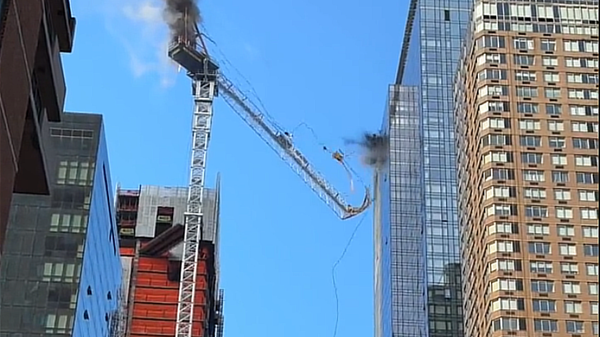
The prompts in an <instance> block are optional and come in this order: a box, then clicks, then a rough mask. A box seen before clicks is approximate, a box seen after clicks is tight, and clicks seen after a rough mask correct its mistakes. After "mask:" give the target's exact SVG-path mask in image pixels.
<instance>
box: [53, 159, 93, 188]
mask: <svg viewBox="0 0 600 337" xmlns="http://www.w3.org/2000/svg"><path fill="white" fill-rule="evenodd" d="M93 169H94V164H93V163H91V164H90V163H89V162H78V161H76V160H75V161H66V160H63V161H60V162H59V165H58V179H57V180H56V183H57V184H59V185H65V184H66V185H79V186H91V183H92V180H93V171H94V170H93Z"/></svg>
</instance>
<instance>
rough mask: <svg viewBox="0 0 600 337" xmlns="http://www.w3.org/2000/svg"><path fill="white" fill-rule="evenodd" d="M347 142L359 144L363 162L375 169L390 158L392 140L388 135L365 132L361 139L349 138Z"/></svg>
mask: <svg viewBox="0 0 600 337" xmlns="http://www.w3.org/2000/svg"><path fill="white" fill-rule="evenodd" d="M346 144H352V145H358V146H359V147H360V148H361V150H362V154H361V160H362V162H363V163H364V164H365V165H367V166H369V167H371V168H374V169H380V168H381V167H383V165H385V164H386V163H387V161H388V158H389V148H390V142H389V139H388V137H387V136H386V135H381V134H376V133H365V134H364V135H362V136H361V137H360V138H359V139H348V140H346Z"/></svg>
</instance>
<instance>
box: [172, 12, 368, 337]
mask: <svg viewBox="0 0 600 337" xmlns="http://www.w3.org/2000/svg"><path fill="white" fill-rule="evenodd" d="M183 20H186V17H184V18H183ZM194 26H195V25H194ZM189 32H190V30H189V29H188V30H185V32H182V33H181V34H180V35H179V36H175V37H174V38H173V40H172V43H171V45H170V46H169V51H168V54H169V57H170V58H171V59H172V60H174V61H175V62H176V63H177V64H179V65H180V66H181V67H183V68H184V69H185V70H186V71H187V75H188V76H189V77H190V79H191V80H192V96H193V99H194V112H193V122H192V154H191V164H190V178H189V191H188V202H187V209H186V212H185V236H184V242H183V256H182V261H181V278H180V284H179V298H178V307H177V325H176V331H175V337H197V336H196V333H195V330H193V321H194V298H195V292H196V274H197V261H198V248H199V245H200V241H201V240H202V213H201V212H202V200H203V199H202V198H203V190H204V176H205V169H206V154H207V150H208V142H209V139H210V133H211V126H212V115H213V101H214V99H215V98H216V97H217V96H218V95H219V94H221V96H222V97H223V99H224V100H225V101H226V103H227V104H228V105H229V106H230V107H231V108H232V109H233V110H234V111H235V112H236V113H237V114H238V115H239V116H240V117H241V118H242V119H243V120H244V121H245V122H246V123H247V124H248V125H249V126H250V127H251V128H252V129H253V130H254V131H255V132H256V133H257V134H258V135H259V136H260V137H261V138H262V139H263V140H264V141H265V142H266V143H267V144H268V145H269V146H270V147H271V148H272V149H273V150H275V151H276V152H277V153H278V154H279V155H280V156H281V158H282V159H283V160H284V161H286V162H287V163H288V165H289V166H290V167H291V168H292V169H293V170H294V171H295V172H296V173H297V174H298V175H299V176H300V177H301V178H302V179H303V180H304V181H305V182H306V183H307V184H308V185H309V186H310V187H311V189H312V190H313V191H314V192H315V193H317V195H318V196H319V197H320V198H321V199H322V200H323V201H324V202H325V203H326V204H327V205H328V206H329V207H330V208H331V209H332V210H334V211H335V212H336V214H337V215H338V216H339V217H340V218H341V219H349V218H351V217H354V216H356V215H358V214H360V213H362V212H364V211H365V210H366V209H367V208H368V207H369V206H370V204H371V196H370V192H369V189H368V188H367V187H365V196H364V199H363V201H362V204H361V205H359V206H352V205H350V204H349V203H348V202H347V201H346V200H345V199H344V197H343V196H342V194H341V193H340V192H338V191H337V190H336V189H335V188H334V187H333V186H332V185H331V184H330V183H329V182H328V181H327V180H326V179H325V178H324V177H323V176H322V175H321V174H320V173H319V172H318V171H317V170H315V169H314V168H313V166H312V165H311V164H310V162H309V161H308V160H307V158H306V157H305V156H304V155H303V154H302V153H301V152H300V151H299V150H298V149H297V148H296V147H295V146H294V144H293V142H292V139H291V136H290V134H289V133H288V132H285V131H284V130H281V129H280V128H279V127H278V126H277V125H276V124H275V123H273V122H272V121H270V120H269V118H268V117H267V116H266V115H265V114H263V113H261V112H260V111H259V109H257V108H256V106H255V105H254V104H253V103H252V102H250V101H249V100H248V99H247V96H246V95H245V94H244V93H243V92H242V91H240V90H239V89H238V88H237V87H236V86H235V85H234V84H233V83H232V82H231V81H230V80H229V79H227V78H226V77H225V76H224V75H223V74H222V73H220V72H219V66H218V65H217V63H216V62H215V61H214V60H213V59H212V58H211V57H210V56H209V54H208V51H207V48H206V45H205V43H204V41H203V39H202V35H201V34H200V31H199V30H198V28H197V26H195V34H193V36H190V33H189Z"/></svg>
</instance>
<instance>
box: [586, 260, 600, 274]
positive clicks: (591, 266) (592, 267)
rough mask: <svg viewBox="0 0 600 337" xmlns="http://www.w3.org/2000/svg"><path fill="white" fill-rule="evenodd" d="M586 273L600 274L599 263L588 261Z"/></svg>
mask: <svg viewBox="0 0 600 337" xmlns="http://www.w3.org/2000/svg"><path fill="white" fill-rule="evenodd" d="M585 269H586V274H587V275H589V276H598V264H595V263H586V265H585Z"/></svg>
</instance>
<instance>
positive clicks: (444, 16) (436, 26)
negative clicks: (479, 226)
mask: <svg viewBox="0 0 600 337" xmlns="http://www.w3.org/2000/svg"><path fill="white" fill-rule="evenodd" d="M471 6H472V4H471V1H466V0H444V1H442V0H421V1H416V0H412V1H411V3H410V8H409V15H408V21H407V24H406V31H405V36H404V45H403V48H402V54H401V57H400V65H399V67H398V75H397V79H396V84H397V85H402V86H405V89H402V90H415V89H408V86H414V87H417V88H418V92H419V97H418V98H417V97H416V96H415V99H417V100H419V103H418V104H417V105H418V108H417V109H414V111H413V114H415V115H416V116H418V118H417V120H418V122H417V123H416V125H415V126H414V127H412V128H408V127H405V126H404V125H402V124H400V123H398V124H397V125H394V124H393V123H390V124H389V127H390V141H391V144H390V157H391V158H392V160H391V161H390V168H389V169H390V175H395V174H399V175H402V174H405V175H406V176H407V177H406V178H402V177H401V176H398V178H397V180H396V181H395V182H394V181H391V182H390V184H391V185H390V193H391V194H390V197H389V199H390V203H391V204H390V205H394V203H395V202H396V203H398V205H397V206H395V207H397V210H396V211H395V210H394V209H390V210H389V212H390V214H391V215H390V220H391V224H390V228H391V229H392V232H391V233H390V234H391V237H390V240H391V241H392V242H394V241H400V242H403V243H402V244H401V245H400V246H404V247H410V246H411V244H410V243H409V242H408V241H410V240H414V242H413V243H412V246H418V245H420V247H421V248H422V255H420V257H421V259H417V261H419V265H418V266H417V265H414V266H412V267H410V266H402V265H403V264H406V263H407V261H404V259H406V258H405V257H404V258H403V254H408V253H406V252H400V251H393V248H392V251H391V252H390V254H391V259H390V261H389V263H390V264H391V266H390V267H389V268H391V270H392V275H393V270H394V269H395V268H399V272H398V275H397V276H392V279H391V280H392V281H390V282H392V286H391V288H392V289H394V287H399V289H402V290H399V291H400V293H401V295H396V294H394V293H393V291H392V292H388V293H387V294H385V293H384V295H383V297H384V298H383V299H381V300H380V302H381V303H386V301H387V299H385V297H387V296H390V299H391V300H390V301H391V305H388V307H387V310H390V313H389V314H387V315H389V316H391V320H390V319H389V318H385V315H386V314H382V315H381V317H382V318H378V319H382V320H383V323H377V322H376V326H380V327H381V330H382V334H381V335H380V336H384V337H391V336H408V335H410V336H435V337H460V336H463V327H462V295H461V291H460V290H461V279H460V272H459V270H460V248H459V247H460V246H459V227H458V216H457V202H456V190H457V182H456V180H457V179H456V178H457V177H456V159H455V155H456V154H455V152H456V151H455V144H454V132H453V119H454V118H453V115H454V112H453V108H454V107H453V103H454V102H453V83H454V75H455V70H456V67H457V63H458V60H459V58H460V51H461V41H462V37H463V35H464V32H465V31H466V28H467V26H468V23H469V16H470V9H471ZM394 129H396V131H393V130H394ZM394 132H397V133H398V134H399V135H400V134H406V135H407V136H400V138H398V137H396V138H397V139H399V140H394V137H393V136H391V135H392V134H393V133H394ZM409 138H410V139H409ZM416 140H418V143H419V148H420V151H421V152H420V153H421V157H419V158H416V157H414V156H412V155H409V154H403V153H404V151H411V150H409V148H411V146H412V145H411V142H416ZM394 158H397V159H394ZM409 160H410V161H409ZM407 165H408V167H413V168H414V169H412V170H411V171H410V172H409V171H407V170H408V168H407V167H406V166H407ZM394 171H397V172H398V171H399V172H403V173H392V172H394ZM409 176H410V178H408V177H409ZM403 179H404V180H403ZM417 180H419V186H418V188H417V190H415V191H412V190H411V187H410V186H411V185H410V184H409V185H408V187H405V186H403V184H407V181H410V182H411V184H413V183H415V182H416V181H417ZM407 189H408V191H407ZM403 193H414V198H415V199H413V198H409V197H408V196H406V197H405V196H402V194H403ZM417 193H418V197H417ZM383 197H384V196H382V198H383ZM395 198H396V199H397V200H398V201H394V199H395ZM415 201H417V202H415ZM384 202H387V201H384ZM417 208H418V211H419V212H420V213H419V215H418V216H416V215H412V214H413V212H414V210H416V209H417ZM381 212H383V213H385V212H388V211H387V210H384V209H383V208H382V210H381ZM417 220H418V221H421V224H420V230H421V232H420V234H419V235H414V236H412V237H410V236H409V234H408V233H410V232H411V231H409V230H407V229H406V228H405V226H407V225H409V224H410V223H412V222H415V221H417ZM383 227H385V226H383ZM395 227H398V228H399V231H398V232H397V233H395V232H394V231H393V229H394V228H395ZM407 231H408V232H407ZM407 249H412V248H407ZM411 251H412V250H411ZM414 254H416V253H414ZM395 255H398V258H396V257H395ZM395 261H398V262H395ZM399 265H400V266H402V267H400V266H399ZM386 268H388V267H386ZM411 268H416V269H415V270H414V271H413V269H411ZM417 270H419V271H418V272H417ZM419 273H422V274H423V275H422V282H421V283H422V286H423V287H426V288H427V291H425V290H423V291H422V292H421V293H420V298H418V299H417V297H418V296H417V294H416V291H417V290H418V289H416V286H413V285H411V284H410V281H409V280H408V278H411V277H412V279H419ZM407 274H411V275H407ZM407 287H408V288H407ZM411 287H412V288H411ZM407 289H408V290H407ZM407 291H408V292H410V293H411V295H410V296H412V299H413V302H410V304H407V302H406V301H407V298H406V297H405V296H409V295H405V292H407ZM417 304H420V307H419V306H418V305H417ZM382 306H383V305H382ZM383 308H384V309H386V307H385V306H383ZM409 312H410V313H409ZM387 321H389V322H391V323H388V322H387ZM396 322H400V323H396ZM386 324H391V325H392V326H391V331H390V330H389V329H387V330H386V329H384V328H385V326H386Z"/></svg>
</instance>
